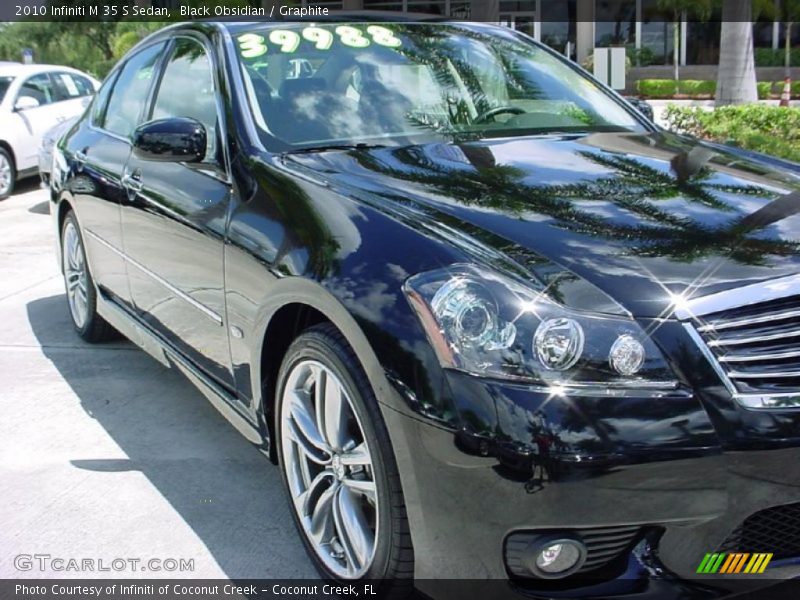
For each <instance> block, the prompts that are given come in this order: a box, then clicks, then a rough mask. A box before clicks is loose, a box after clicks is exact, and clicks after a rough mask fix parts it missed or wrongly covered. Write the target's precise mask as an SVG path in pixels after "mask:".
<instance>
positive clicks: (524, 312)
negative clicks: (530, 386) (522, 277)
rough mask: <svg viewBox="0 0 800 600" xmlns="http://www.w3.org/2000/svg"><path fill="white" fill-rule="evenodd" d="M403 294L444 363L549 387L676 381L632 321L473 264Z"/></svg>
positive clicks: (668, 385) (417, 282)
mask: <svg viewBox="0 0 800 600" xmlns="http://www.w3.org/2000/svg"><path fill="white" fill-rule="evenodd" d="M405 292H406V294H407V296H408V298H409V300H410V302H411V305H412V306H413V307H414V309H415V311H416V312H417V314H418V315H419V317H420V319H421V321H422V323H423V325H424V327H425V330H426V332H427V334H428V338H429V339H430V341H431V343H432V345H433V347H434V349H435V350H436V353H437V356H438V357H439V360H440V362H441V363H442V366H444V367H446V368H453V369H458V370H462V371H466V372H469V373H472V374H475V375H482V376H486V377H494V378H501V379H514V380H523V381H529V382H534V383H541V384H545V385H548V386H554V385H559V386H570V385H572V386H580V387H595V386H597V387H605V388H634V389H635V388H648V389H649V388H658V389H666V390H669V389H673V388H675V387H677V383H676V382H675V380H674V376H673V375H672V371H671V370H670V368H669V367H668V365H667V364H666V361H665V360H664V358H663V356H662V354H661V352H660V351H659V349H658V348H657V347H656V345H655V344H654V343H653V342H652V340H651V339H650V338H649V337H648V335H647V334H646V333H645V332H644V331H642V329H641V328H640V327H639V325H638V324H637V323H636V322H635V321H634V320H632V319H628V318H624V317H618V316H613V315H601V314H592V313H586V312H581V311H576V310H572V309H569V308H567V307H564V306H562V305H560V304H558V303H557V302H555V301H554V300H553V299H552V298H550V296H548V295H547V294H546V293H545V292H542V291H535V290H533V289H531V288H530V287H527V286H524V285H521V284H519V283H517V282H515V281H513V280H511V279H509V278H506V277H503V276H501V275H499V274H497V273H494V272H491V271H489V270H486V269H483V268H480V267H477V266H473V265H454V266H452V267H449V268H445V269H441V270H437V271H431V272H428V273H422V274H420V275H416V276H414V277H412V278H411V279H409V280H408V281H407V282H406V285H405Z"/></svg>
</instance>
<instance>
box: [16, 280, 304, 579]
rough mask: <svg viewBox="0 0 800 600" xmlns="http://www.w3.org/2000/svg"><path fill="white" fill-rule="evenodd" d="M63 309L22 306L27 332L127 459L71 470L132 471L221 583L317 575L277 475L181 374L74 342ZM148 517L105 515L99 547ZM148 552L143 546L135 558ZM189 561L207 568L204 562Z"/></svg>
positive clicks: (114, 348) (43, 302) (117, 347)
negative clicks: (216, 570) (221, 576)
mask: <svg viewBox="0 0 800 600" xmlns="http://www.w3.org/2000/svg"><path fill="white" fill-rule="evenodd" d="M66 306H67V303H66V299H65V297H64V295H63V294H59V295H56V296H50V297H47V298H40V299H37V300H34V301H32V302H30V303H29V304H28V305H27V313H28V318H29V320H30V324H31V327H32V329H33V332H34V334H35V336H36V338H37V340H38V342H39V344H40V345H41V348H42V351H43V353H44V354H45V356H46V357H47V358H48V359H49V360H50V361H51V362H52V363H53V365H55V367H56V368H57V369H58V371H59V373H60V374H61V376H62V377H63V378H64V380H65V381H66V382H67V383H68V384H69V385H70V387H71V388H72V390H73V391H74V393H75V395H76V396H77V398H78V399H79V400H80V403H81V407H82V408H83V410H84V411H85V412H86V418H87V419H94V420H95V421H96V422H97V423H98V424H100V425H101V426H102V427H103V428H104V430H105V431H106V432H107V433H108V435H109V436H110V437H111V438H112V439H113V440H114V442H115V443H116V444H117V445H118V446H119V447H120V448H121V450H122V451H123V452H124V453H125V455H126V456H127V458H125V459H118V458H114V459H105V458H102V457H98V458H97V459H85V458H84V457H81V458H82V460H73V461H71V464H72V465H73V466H74V467H76V468H78V469H84V470H89V471H94V472H100V473H103V472H114V473H118V472H124V471H139V472H141V473H142V474H143V475H145V477H147V479H148V480H149V482H150V483H151V484H152V485H153V486H154V487H155V489H156V490H157V491H158V493H160V494H161V495H162V496H163V498H165V499H166V500H167V501H168V502H169V504H170V505H171V506H172V508H174V510H175V511H176V513H177V514H178V515H179V516H180V518H181V519H182V520H183V521H184V522H185V523H186V524H187V525H188V526H189V527H191V529H192V530H193V531H194V532H195V533H196V534H197V536H198V537H199V538H200V540H201V541H202V544H204V545H205V547H206V548H207V549H208V552H209V553H210V554H211V555H212V556H213V559H214V561H215V562H216V564H217V565H219V567H220V568H221V569H222V571H223V572H224V573H225V574H226V575H227V576H228V577H230V578H278V577H279V578H309V577H316V572H315V571H314V569H313V566H312V565H311V562H310V561H309V559H308V558H307V556H306V555H305V552H304V550H303V547H302V543H301V542H300V539H299V537H298V534H297V532H296V531H295V529H294V525H293V523H292V519H291V515H290V513H289V507H288V505H287V501H286V498H285V496H284V493H283V489H282V487H281V481H280V474H279V472H278V469H277V468H276V467H275V466H273V465H272V464H271V463H270V462H269V461H268V460H267V459H266V458H265V457H264V456H263V455H262V454H261V453H260V452H259V451H258V450H257V449H256V448H255V447H254V446H252V445H251V444H250V443H249V442H247V441H246V440H245V439H244V438H243V437H241V436H240V434H239V433H238V432H237V431H236V430H235V429H234V428H233V427H232V426H230V425H229V424H228V423H227V421H226V420H225V419H224V418H223V417H222V416H221V415H219V414H218V413H217V412H216V410H215V409H214V408H213V407H212V406H211V405H210V404H209V403H208V402H207V401H206V399H205V398H204V397H203V396H202V395H201V393H200V392H199V391H197V390H196V389H195V388H194V387H193V386H192V384H191V383H189V382H188V381H187V380H186V379H185V378H184V377H183V376H182V375H181V374H180V373H178V372H175V371H173V370H170V369H167V368H165V367H163V366H162V365H161V364H160V363H158V362H157V361H155V360H154V359H152V358H151V357H149V356H148V355H147V354H146V353H144V352H143V351H140V350H139V349H138V348H136V347H135V346H134V345H133V344H131V343H129V342H127V341H123V340H120V341H118V342H113V343H108V344H101V345H91V344H87V343H85V342H83V340H81V339H80V338H79V337H78V335H77V334H76V333H75V332H74V330H73V327H72V323H71V321H70V318H69V315H68V313H67V309H66ZM112 504H113V502H112ZM148 512H149V510H148V507H142V508H141V512H140V515H128V514H123V515H109V522H108V529H107V531H108V535H109V538H110V539H109V541H108V544H109V545H110V546H113V544H114V540H113V536H114V535H115V531H118V530H119V528H120V527H136V525H135V524H136V523H137V522H139V519H142V518H147V517H146V515H147V514H148ZM127 519H130V520H131V521H130V522H129V523H126V524H123V522H124V521H125V520H127ZM161 535H163V539H162V540H158V541H159V543H158V546H159V547H161V548H169V540H170V536H171V535H172V534H171V532H170V531H163V534H161ZM154 541H155V540H154ZM195 545H196V546H197V547H199V546H200V544H195ZM150 550H151V548H149V547H143V548H142V556H143V557H147V556H150ZM183 558H192V557H186V556H184V557H183ZM194 558H195V562H196V563H197V564H198V565H202V564H204V563H205V564H208V562H207V558H206V557H203V556H196V557H194ZM198 570H199V569H198Z"/></svg>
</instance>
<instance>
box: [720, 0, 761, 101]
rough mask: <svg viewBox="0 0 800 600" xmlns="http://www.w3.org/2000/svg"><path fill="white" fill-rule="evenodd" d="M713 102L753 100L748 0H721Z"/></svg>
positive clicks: (749, 7)
mask: <svg viewBox="0 0 800 600" xmlns="http://www.w3.org/2000/svg"><path fill="white" fill-rule="evenodd" d="M719 56H720V58H719V72H718V74H717V94H716V103H715V104H716V106H727V105H730V104H746V103H748V102H756V101H757V100H758V93H757V91H756V66H755V58H754V55H753V5H752V3H751V2H750V0H722V26H721V33H720V44H719Z"/></svg>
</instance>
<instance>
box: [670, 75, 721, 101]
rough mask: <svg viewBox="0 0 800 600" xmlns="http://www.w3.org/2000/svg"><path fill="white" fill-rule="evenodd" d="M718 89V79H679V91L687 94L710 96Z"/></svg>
mask: <svg viewBox="0 0 800 600" xmlns="http://www.w3.org/2000/svg"><path fill="white" fill-rule="evenodd" d="M716 91H717V82H716V81H705V80H698V79H681V80H680V81H678V93H679V94H686V95H687V96H692V97H697V96H709V97H713V96H714V93H715V92H716Z"/></svg>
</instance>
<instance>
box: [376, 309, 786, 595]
mask: <svg viewBox="0 0 800 600" xmlns="http://www.w3.org/2000/svg"><path fill="white" fill-rule="evenodd" d="M675 327H679V325H675ZM664 329H665V331H663V332H662V333H661V335H664V336H667V337H669V335H670V326H665V327H664ZM671 333H672V334H674V340H675V342H674V343H675V344H679V343H680V342H679V340H680V339H681V337H680V336H681V335H682V332H680V331H678V330H677V329H675V330H674V331H672V332H671ZM665 342H666V343H664V344H662V347H663V346H669V343H670V342H669V341H668V340H665ZM668 355H669V356H677V357H678V359H677V360H675V364H674V365H673V368H674V370H675V371H676V373H677V374H678V375H679V378H680V379H681V380H682V382H683V383H684V384H685V388H684V389H683V390H682V391H678V392H676V393H675V394H672V395H671V396H668V397H661V398H653V397H636V396H635V395H634V396H618V397H613V396H604V397H587V396H558V395H548V394H546V393H544V392H538V391H534V390H532V389H531V388H528V387H525V386H519V385H511V384H507V383H498V382H490V381H486V380H483V379H479V378H474V377H470V376H468V375H463V374H457V373H450V374H448V375H447V381H448V387H449V388H450V392H451V393H452V397H453V398H454V403H455V404H456V411H457V412H458V414H459V416H460V423H459V426H457V427H453V426H452V423H447V424H445V423H444V422H441V423H438V424H437V423H436V422H434V420H433V419H429V418H426V417H425V416H422V415H419V416H414V415H411V414H402V413H400V412H397V411H395V410H392V409H386V410H385V411H384V414H385V417H386V420H387V424H388V426H389V430H390V434H391V435H392V438H393V446H394V449H395V454H396V457H397V461H398V464H399V467H400V473H401V478H402V480H403V488H404V492H405V495H406V504H407V507H408V512H409V519H410V521H411V530H412V537H413V541H414V548H415V556H416V572H415V575H416V577H417V579H418V581H419V582H420V585H421V587H422V588H423V591H426V592H428V593H429V594H431V595H434V596H436V595H437V589H438V591H439V592H441V591H442V589H443V588H442V586H443V585H444V586H445V588H446V587H447V586H448V585H450V583H452V581H453V580H470V581H474V580H476V579H480V580H484V579H488V580H496V581H497V582H500V581H503V582H505V583H504V584H503V585H504V586H505V587H504V589H506V590H507V591H508V593H509V594H511V595H516V594H520V593H521V594H524V595H526V596H530V597H535V598H539V597H541V598H545V597H559V596H562V597H620V598H622V597H625V598H631V597H658V598H670V597H674V598H680V597H690V598H695V597H697V598H703V597H707V598H716V597H722V596H726V595H729V594H730V593H733V592H743V591H747V590H748V589H753V588H760V587H766V586H771V585H774V584H775V583H776V580H777V579H784V578H789V577H796V576H799V575H800V567H798V565H797V564H795V561H794V560H793V559H792V557H789V558H788V559H787V560H782V561H780V562H778V561H776V562H774V563H773V564H772V565H771V568H768V569H767V570H766V572H765V573H763V574H755V575H744V574H738V575H714V574H702V575H700V574H697V572H696V571H697V568H698V566H699V565H700V563H701V561H702V560H703V558H704V556H705V555H706V553H712V552H717V551H719V550H720V549H724V548H725V547H726V545H727V546H728V548H727V549H728V550H730V551H733V550H735V549H736V548H735V547H731V544H732V543H733V542H732V540H735V537H734V536H733V534H734V530H736V529H737V527H739V526H740V525H741V524H742V523H743V522H744V521H745V520H746V519H747V518H748V517H749V516H751V515H753V514H754V513H756V512H758V511H761V510H763V509H766V508H768V507H775V506H780V505H788V504H793V503H800V469H798V468H795V465H797V464H798V463H800V435H798V432H800V413H798V412H797V411H783V412H782V413H780V414H776V413H767V412H764V411H760V412H756V413H755V414H754V411H746V410H745V409H742V408H741V407H739V406H738V405H736V404H735V403H734V402H733V401H732V400H731V399H730V397H727V398H726V394H727V392H725V390H724V386H722V385H721V384H719V382H718V381H717V380H716V379H715V377H716V376H715V374H714V372H713V370H712V369H711V368H710V366H709V365H707V364H704V362H703V361H704V360H705V359H704V358H703V357H702V355H699V354H695V353H694V352H692V349H691V348H687V347H683V348H682V351H681V352H680V353H675V352H668ZM692 390H695V391H694V392H693V391H692ZM399 393H400V392H399ZM630 526H636V527H638V528H639V531H638V533H637V535H636V537H635V539H633V540H632V541H631V544H630V545H629V546H627V547H625V548H624V549H623V550H622V551H621V552H620V553H619V555H618V556H617V557H615V558H614V559H613V560H612V561H610V562H609V563H608V564H607V565H603V567H602V568H600V569H597V570H594V571H591V572H586V573H579V574H576V575H574V576H571V577H569V578H566V579H563V580H556V581H552V580H549V581H547V580H539V579H535V578H519V577H513V576H511V575H510V572H509V570H508V568H507V562H506V555H505V546H506V543H507V541H508V539H509V536H510V535H512V534H514V533H516V532H540V531H545V532H550V531H558V532H562V531H566V532H574V531H576V530H589V531H591V530H593V528H614V527H627V528H629V527H630ZM796 535H797V536H798V540H796V542H797V544H798V545H800V525H799V529H798V532H797V534H796ZM758 551H763V552H774V549H772V548H769V547H765V548H759V549H758ZM435 580H439V581H438V582H436V581H435ZM443 580H449V581H450V583H447V582H444V581H443ZM426 586H427V587H428V588H429V589H425V587H426ZM475 589H476V590H477V589H478V588H477V587H476V588H475ZM654 590H657V595H655V596H654V595H653V594H654V593H656V592H655V591H654ZM495 593H496V591H495Z"/></svg>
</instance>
